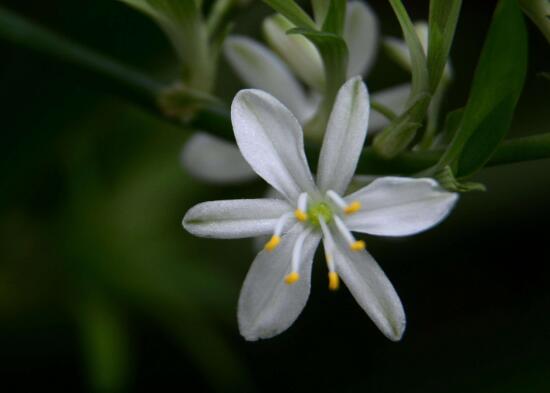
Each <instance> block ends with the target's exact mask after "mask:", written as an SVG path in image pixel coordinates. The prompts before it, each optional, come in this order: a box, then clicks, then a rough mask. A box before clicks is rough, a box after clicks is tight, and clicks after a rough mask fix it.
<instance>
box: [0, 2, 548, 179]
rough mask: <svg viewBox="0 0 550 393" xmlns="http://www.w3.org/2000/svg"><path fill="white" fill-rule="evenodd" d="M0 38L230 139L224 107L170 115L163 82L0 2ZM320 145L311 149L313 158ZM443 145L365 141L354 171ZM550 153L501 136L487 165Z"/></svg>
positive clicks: (411, 160)
mask: <svg viewBox="0 0 550 393" xmlns="http://www.w3.org/2000/svg"><path fill="white" fill-rule="evenodd" d="M0 39H5V40H7V41H9V42H12V43H14V44H16V45H19V46H21V47H24V48H27V49H31V50H34V51H37V52H39V53H42V54H44V55H46V56H48V57H51V58H53V59H55V60H57V61H60V62H62V63H67V64H69V65H72V66H75V67H77V68H79V69H80V70H83V71H86V72H87V73H89V74H91V75H93V76H94V77H95V78H99V79H100V80H101V81H102V82H104V84H105V85H106V86H108V87H109V88H110V89H112V90H113V91H115V92H116V93H118V94H121V95H122V96H124V97H126V98H128V99H129V100H130V101H132V102H137V103H139V104H141V105H144V106H145V107H146V108H148V109H149V110H151V111H152V112H153V113H155V114H156V115H158V116H159V117H161V118H162V119H164V120H165V121H172V122H173V123H174V124H175V125H177V126H178V127H181V128H184V129H186V130H189V129H200V130H205V131H208V132H210V133H212V134H214V135H216V136H219V137H222V138H224V139H227V140H234V139H233V131H232V127H231V119H230V117H229V112H228V111H227V110H225V109H222V108H206V109H202V110H201V111H200V112H198V113H197V114H196V115H195V116H194V117H193V119H192V120H190V121H189V122H182V121H180V120H178V119H175V120H174V119H168V118H167V117H165V116H164V115H163V114H162V112H161V111H160V108H159V106H158V97H159V94H160V92H161V91H162V90H163V85H162V84H160V83H158V82H156V81H154V80H152V79H150V78H149V77H148V76H146V75H144V74H142V73H140V72H139V71H136V70H133V69H130V68H128V67H126V66H125V65H123V64H121V63H118V62H116V61H113V60H111V59H110V58H108V57H106V56H104V55H101V54H98V53H96V52H94V51H93V50H91V49H88V48H86V47H83V46H81V45H79V44H77V43H74V42H72V41H69V40H67V39H65V38H63V37H61V36H59V35H57V34H55V33H52V32H50V31H48V30H46V29H43V28H41V27H37V26H35V25H33V24H31V23H30V22H28V21H26V20H24V19H22V18H21V17H19V16H17V15H14V14H13V13H11V12H9V11H6V10H5V9H3V8H2V7H0ZM318 151H319V149H311V152H312V154H311V156H312V158H316V156H318ZM443 151H444V150H442V149H441V150H430V151H418V152H405V153H402V154H400V155H399V156H397V157H395V158H393V159H391V160H386V159H383V158H380V157H379V156H378V155H376V153H375V152H374V151H373V149H372V148H370V147H368V148H365V149H364V150H363V153H362V155H361V159H360V162H359V165H358V172H360V173H361V172H362V173H369V174H412V173H417V172H420V171H422V170H425V169H427V168H429V167H431V166H433V165H435V164H436V163H437V162H438V161H439V159H440V158H441V155H442V154H443ZM544 158H550V133H546V134H539V135H534V136H529V137H524V138H516V139H511V140H508V141H505V142H504V143H503V144H502V145H501V146H500V147H499V148H498V149H497V151H496V152H495V154H494V155H493V157H492V158H491V159H490V160H489V162H488V164H487V166H496V165H504V164H512V163H518V162H523V161H532V160H539V159H544Z"/></svg>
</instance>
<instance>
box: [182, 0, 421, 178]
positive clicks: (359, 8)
mask: <svg viewBox="0 0 550 393" xmlns="http://www.w3.org/2000/svg"><path fill="white" fill-rule="evenodd" d="M293 27H295V26H294V25H293V24H292V23H291V22H290V21H288V20H287V19H286V18H285V17H284V16H282V15H280V14H275V15H273V16H270V17H268V18H266V19H265V20H264V23H263V32H264V36H265V37H266V39H267V41H268V43H269V45H270V47H271V48H272V49H270V48H269V47H267V46H265V45H263V44H262V43H260V42H257V41H255V40H253V39H251V38H248V37H245V36H238V35H234V36H230V37H228V38H227V39H226V40H225V43H224V54H225V58H226V59H227V60H228V62H229V63H230V65H231V66H232V68H233V69H234V70H235V72H236V73H237V75H238V76H239V77H240V78H241V79H242V81H243V82H244V83H245V84H246V85H247V86H248V87H251V88H255V89H260V90H263V91H266V92H268V93H270V94H271V95H272V96H274V97H275V98H277V99H278V100H279V101H280V102H282V103H283V104H284V105H285V106H286V107H287V108H289V109H290V111H291V112H292V113H293V114H294V116H296V118H297V119H298V121H299V122H300V124H302V125H305V124H306V123H307V122H308V120H310V119H311V117H312V116H313V115H314V114H315V112H316V109H317V106H318V104H319V102H320V101H321V96H322V92H323V89H324V84H325V75H324V69H323V63H322V60H321V56H320V55H319V52H318V51H317V48H315V46H314V45H313V44H312V43H311V42H310V41H309V40H307V39H306V38H305V37H303V36H301V35H299V34H287V31H288V30H289V29H292V28H293ZM343 39H344V41H345V42H346V45H347V47H348V51H349V61H348V68H347V75H348V77H352V76H355V75H363V76H366V75H368V73H369V71H370V69H371V68H372V65H373V64H374V62H375V59H376V55H377V52H378V42H379V40H380V32H379V23H378V19H377V17H376V15H375V14H374V12H373V11H372V10H371V8H370V7H369V6H367V5H366V4H365V3H364V2H361V1H351V2H349V3H348V5H347V13H346V19H345V24H344V31H343ZM399 50H402V51H401V52H399V54H400V55H401V56H404V57H405V58H408V57H409V54H408V49H407V48H406V46H404V44H402V46H399ZM403 51H404V52H403ZM409 63H410V61H409ZM303 86H306V87H307V89H304V87H303ZM410 90H411V85H410V83H403V84H400V85H396V86H392V87H389V88H387V89H383V90H380V91H377V92H375V93H374V94H373V100H374V101H376V102H378V103H380V104H382V105H384V106H386V107H388V108H391V109H392V110H393V111H394V112H396V113H401V112H402V111H403V110H404V109H405V105H406V103H407V99H408V97H409V94H410ZM386 125H388V119H386V117H384V116H383V115H381V114H380V113H377V112H373V113H371V117H370V121H369V130H370V131H371V132H375V131H378V130H380V129H382V128H383V127H385V126H386ZM182 160H183V165H184V167H185V168H186V170H187V171H188V172H189V173H191V174H193V175H194V176H196V177H197V178H199V179H202V180H206V181H209V182H215V183H228V182H235V181H243V180H247V179H251V178H254V177H255V176H256V174H255V172H254V171H253V170H252V169H251V168H250V167H249V166H248V165H247V164H246V162H245V161H244V160H243V159H242V158H241V155H240V153H239V151H238V149H237V148H236V147H235V146H234V145H233V144H231V143H229V142H226V141H224V140H221V139H219V138H216V137H213V136H210V135H209V134H207V133H197V134H196V135H195V136H193V137H192V138H191V139H190V140H189V142H188V143H187V144H186V146H185V147H184V150H183V154H182Z"/></svg>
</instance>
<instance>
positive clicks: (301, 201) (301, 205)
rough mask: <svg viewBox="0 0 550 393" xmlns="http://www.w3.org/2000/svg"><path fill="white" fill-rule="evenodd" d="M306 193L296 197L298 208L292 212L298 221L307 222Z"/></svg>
mask: <svg viewBox="0 0 550 393" xmlns="http://www.w3.org/2000/svg"><path fill="white" fill-rule="evenodd" d="M307 197H308V196H307V192H303V193H301V194H300V196H299V197H298V207H297V209H296V210H295V211H294V216H295V217H296V219H297V220H298V221H302V222H304V221H307V218H308V217H307V213H306V211H307Z"/></svg>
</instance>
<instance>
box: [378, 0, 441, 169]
mask: <svg viewBox="0 0 550 393" xmlns="http://www.w3.org/2000/svg"><path fill="white" fill-rule="evenodd" d="M390 4H391V6H392V8H393V10H394V12H395V14H396V16H397V19H398V21H399V24H400V25H401V30H403V36H404V37H405V42H406V44H407V47H408V48H409V52H410V57H411V72H412V86H411V94H410V96H409V102H408V110H407V111H406V112H405V113H403V114H401V115H400V116H399V117H398V118H397V119H395V120H394V121H392V122H391V124H390V125H388V126H387V127H386V128H385V129H384V130H383V131H382V132H381V133H379V134H378V135H376V137H375V138H374V142H373V147H374V150H375V151H376V152H377V153H378V154H379V155H380V156H382V157H384V158H386V159H389V158H393V157H395V156H397V155H398V154H399V153H402V152H403V150H405V149H406V148H407V147H408V146H409V144H410V143H411V142H412V140H413V139H414V138H415V136H416V132H417V131H418V129H419V128H420V127H421V126H422V122H423V121H424V118H425V117H426V112H427V110H428V107H429V106H430V100H431V94H430V90H429V87H430V83H429V75H428V66H427V63H426V55H425V54H424V50H423V49H422V44H421V42H420V39H419V38H418V35H417V34H416V30H415V28H414V25H413V23H412V21H411V19H410V17H409V14H408V13H407V10H406V9H405V7H404V6H403V3H402V2H401V0H390Z"/></svg>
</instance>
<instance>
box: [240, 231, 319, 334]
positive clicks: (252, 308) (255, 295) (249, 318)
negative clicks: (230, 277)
mask: <svg viewBox="0 0 550 393" xmlns="http://www.w3.org/2000/svg"><path fill="white" fill-rule="evenodd" d="M303 230H304V229H303V227H302V225H301V224H297V225H295V226H294V228H293V229H292V230H290V232H288V233H287V234H286V235H285V236H283V238H282V239H281V244H280V245H279V247H277V248H276V249H275V250H274V251H271V252H270V251H261V252H260V253H259V254H258V256H257V257H256V259H255V260H254V262H253V263H252V266H251V267H250V270H249V271H248V274H247V276H246V279H245V281H244V284H243V287H242V289H241V294H240V298H239V308H238V312H237V316H238V321H239V329H240V332H241V334H242V335H243V337H244V338H246V339H247V340H250V341H254V340H257V339H260V338H269V337H273V336H275V335H277V334H279V333H281V332H283V331H284V330H286V329H288V327H289V326H290V325H292V323H293V322H294V321H295V320H296V318H297V317H298V315H299V314H300V313H301V312H302V309H303V308H304V306H305V304H306V302H307V298H308V296H309V290H310V286H311V265H312V262H313V256H314V254H315V250H316V249H317V245H318V244H319V240H320V235H319V234H318V233H317V232H313V233H311V234H310V235H309V236H307V238H306V240H305V242H304V246H303V249H302V251H303V254H302V255H303V258H302V262H301V264H300V271H299V274H300V280H298V281H297V282H296V283H294V284H292V285H287V284H285V282H284V277H285V276H286V275H287V274H288V273H290V269H291V266H290V265H291V259H292V249H293V247H294V243H295V242H296V239H297V237H298V236H299V235H300V234H301V233H302V232H303Z"/></svg>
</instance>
